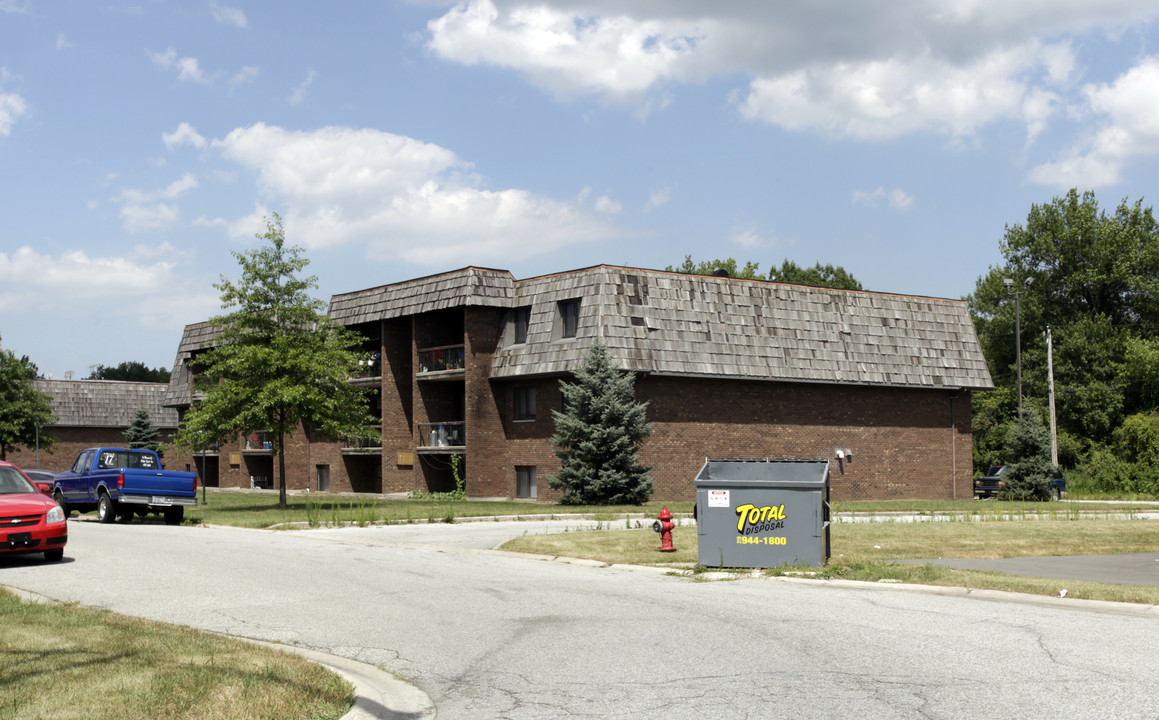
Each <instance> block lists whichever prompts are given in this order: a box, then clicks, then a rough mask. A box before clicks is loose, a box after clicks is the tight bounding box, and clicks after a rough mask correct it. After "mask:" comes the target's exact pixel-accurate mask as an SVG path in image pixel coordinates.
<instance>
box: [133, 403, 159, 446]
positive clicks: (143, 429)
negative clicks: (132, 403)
mask: <svg viewBox="0 0 1159 720" xmlns="http://www.w3.org/2000/svg"><path fill="white" fill-rule="evenodd" d="M125 442H126V443H128V445H129V447H130V448H133V449H136V448H141V449H143V450H152V451H153V452H156V453H159V452H160V449H161V433H160V431H159V430H157V428H155V427H153V421H152V420H150V419H149V411H148V410H146V409H145V408H143V407H141V408H137V412H136V413H135V414H134V415H133V420H132V422H130V423H129V427H128V429H126V430H125Z"/></svg>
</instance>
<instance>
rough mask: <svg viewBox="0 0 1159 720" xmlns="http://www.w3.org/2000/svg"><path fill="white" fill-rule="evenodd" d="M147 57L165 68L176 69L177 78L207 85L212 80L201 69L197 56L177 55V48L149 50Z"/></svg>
mask: <svg viewBox="0 0 1159 720" xmlns="http://www.w3.org/2000/svg"><path fill="white" fill-rule="evenodd" d="M149 59H150V60H152V61H153V63H154V64H155V65H157V66H158V67H160V68H163V69H165V70H171V69H176V70H177V79H178V80H182V81H189V82H195V83H198V84H200V85H208V84H210V83H211V82H212V81H213V78H211V77H209V76H208V75H206V74H205V72H204V71H203V70H202V69H201V66H200V65H199V64H198V62H197V58H193V57H177V50H175V49H174V48H169V49H168V50H166V51H165V52H163V53H153V52H151V53H149Z"/></svg>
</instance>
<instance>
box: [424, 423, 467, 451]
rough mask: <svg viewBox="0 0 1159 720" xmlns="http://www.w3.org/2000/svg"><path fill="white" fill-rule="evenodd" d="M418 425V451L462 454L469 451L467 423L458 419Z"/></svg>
mask: <svg viewBox="0 0 1159 720" xmlns="http://www.w3.org/2000/svg"><path fill="white" fill-rule="evenodd" d="M418 425H419V442H418V447H417V448H416V450H417V451H418V452H420V453H427V454H433V453H448V454H453V455H461V454H463V453H465V452H466V451H467V423H465V422H463V421H461V420H458V421H453V422H435V423H419V424H418Z"/></svg>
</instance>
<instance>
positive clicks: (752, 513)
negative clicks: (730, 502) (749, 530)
mask: <svg viewBox="0 0 1159 720" xmlns="http://www.w3.org/2000/svg"><path fill="white" fill-rule="evenodd" d="M736 514H737V521H736V531H737V532H744V526H745V525H746V524H747V525H760V524H761V523H763V522H768V521H770V520H784V519H785V506H784V505H765V506H764V507H757V506H756V505H753V504H752V503H749V504H748V505H741V506H740V507H738V508H737V509H736Z"/></svg>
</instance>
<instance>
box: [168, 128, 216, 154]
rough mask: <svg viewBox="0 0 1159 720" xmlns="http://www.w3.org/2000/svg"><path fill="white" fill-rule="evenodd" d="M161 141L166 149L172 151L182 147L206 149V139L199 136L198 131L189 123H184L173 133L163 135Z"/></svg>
mask: <svg viewBox="0 0 1159 720" xmlns="http://www.w3.org/2000/svg"><path fill="white" fill-rule="evenodd" d="M161 141H162V142H164V143H165V147H166V148H168V149H170V150H172V149H173V148H176V147H181V146H182V145H192V146H193V147H195V148H197V149H199V150H200V149H202V148H204V147H205V144H206V143H205V138H203V137H201V135H199V134H198V132H197V130H195V129H194V128H193V126H192V125H190V124H189V123H187V122H183V123H181V124H180V125H178V126H177V129H176V130H174V131H173V132H171V133H161Z"/></svg>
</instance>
